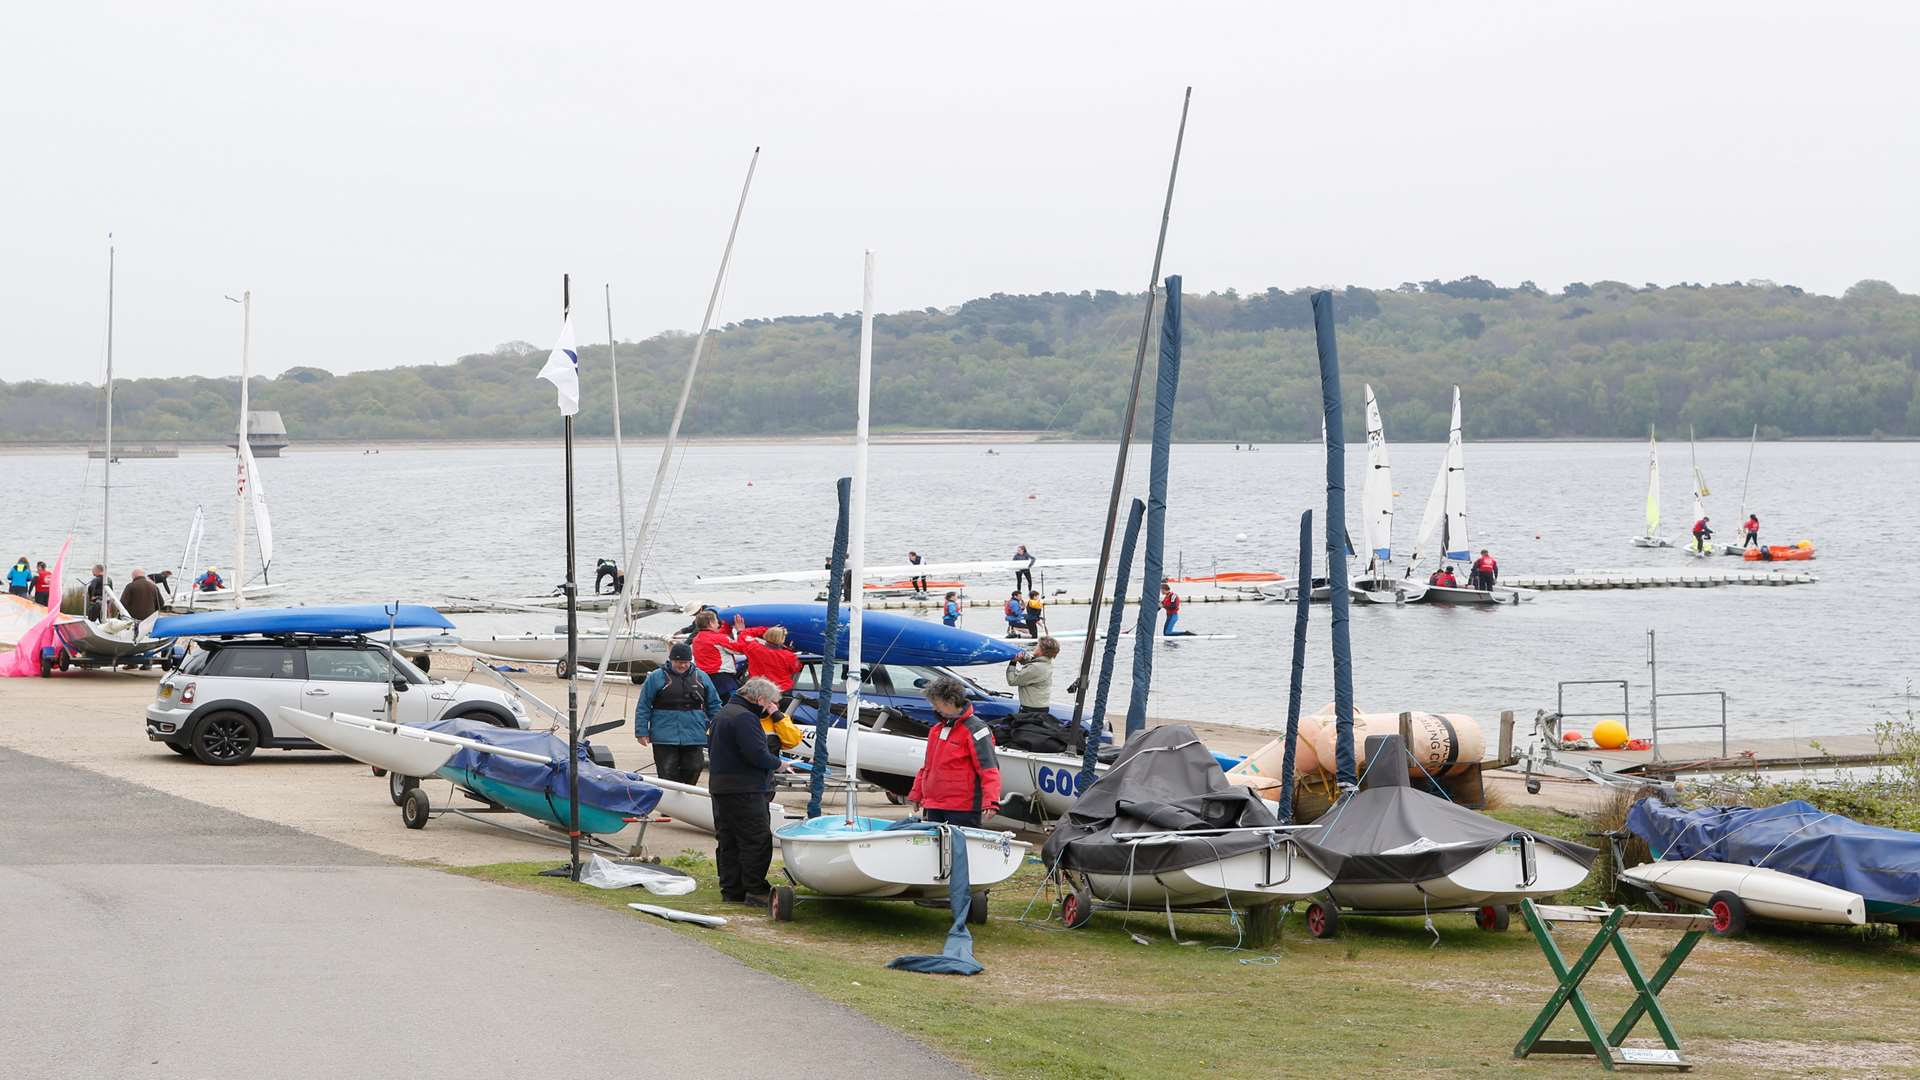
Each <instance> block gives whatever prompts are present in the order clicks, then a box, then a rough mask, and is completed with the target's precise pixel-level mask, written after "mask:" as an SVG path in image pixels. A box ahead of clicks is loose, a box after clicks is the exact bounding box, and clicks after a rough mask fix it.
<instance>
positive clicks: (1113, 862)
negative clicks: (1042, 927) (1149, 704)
mask: <svg viewBox="0 0 1920 1080" xmlns="http://www.w3.org/2000/svg"><path fill="white" fill-rule="evenodd" d="M1279 823H1280V822H1279V820H1278V819H1276V818H1275V817H1274V816H1273V811H1271V810H1269V809H1267V805H1266V804H1265V803H1263V802H1261V801H1260V799H1259V798H1258V797H1257V796H1255V795H1254V794H1253V793H1252V792H1251V791H1249V790H1248V789H1246V788H1243V787H1238V786H1235V785H1233V784H1230V783H1228V782H1227V775H1226V773H1224V772H1221V771H1220V763H1219V762H1218V761H1216V760H1215V759H1214V756H1213V754H1211V753H1210V752H1208V750H1207V748H1206V747H1205V746H1203V745H1201V742H1200V737H1199V736H1197V735H1195V734H1194V733H1193V729H1192V728H1189V727H1186V726H1185V725H1182V724H1168V725H1166V726H1164V727H1157V728H1154V729H1152V730H1151V731H1148V732H1146V733H1145V734H1142V735H1139V736H1136V737H1135V738H1134V739H1133V740H1131V741H1130V742H1128V743H1127V745H1126V748H1125V749H1123V750H1121V751H1120V757H1119V759H1118V761H1117V762H1116V764H1115V765H1114V766H1113V768H1112V769H1111V770H1109V771H1108V772H1107V774H1106V775H1105V776H1102V777H1101V778H1100V779H1099V780H1098V781H1097V782H1095V783H1094V785H1093V786H1092V787H1089V788H1088V789H1087V790H1086V791H1085V792H1084V793H1082V794H1081V796H1080V799H1079V801H1077V802H1075V803H1074V804H1073V809H1072V810H1070V811H1068V812H1067V816H1066V818H1065V820H1063V821H1061V822H1060V824H1059V825H1057V826H1055V827H1054V830H1053V832H1052V834H1050V835H1049V836H1048V837H1047V842H1046V843H1045V844H1044V845H1043V846H1042V847H1041V849H1040V853H1041V858H1043V859H1044V860H1045V861H1046V864H1047V865H1048V866H1056V865H1057V866H1060V867H1063V868H1065V869H1068V870H1079V871H1082V872H1086V873H1095V874H1153V873H1157V872H1160V871H1163V870H1183V869H1186V868H1187V867H1190V866H1199V865H1202V864H1204V863H1209V862H1214V861H1216V860H1219V859H1224V858H1229V857H1231V856H1234V855H1240V854H1243V853H1245V852H1248V851H1259V850H1261V849H1263V848H1265V847H1266V846H1267V845H1268V844H1269V843H1270V842H1272V835H1273V834H1271V833H1235V834H1228V835H1224V836H1206V837H1194V838H1192V839H1188V840H1175V841H1168V842H1164V843H1160V842H1155V843H1129V842H1127V841H1125V840H1116V839H1114V834H1115V833H1137V832H1177V831H1181V830H1188V829H1243V828H1260V827H1264V826H1268V825H1278V824H1279ZM1300 847H1301V849H1302V850H1303V851H1305V852H1306V853H1307V854H1308V855H1309V856H1311V857H1312V858H1313V859H1314V860H1315V861H1316V862H1319V863H1320V865H1321V867H1322V868H1323V869H1325V870H1327V871H1328V872H1329V873H1331V872H1332V871H1333V870H1334V869H1335V868H1336V867H1337V866H1338V865H1339V859H1338V858H1337V857H1332V856H1329V855H1327V853H1325V852H1322V851H1321V850H1320V848H1319V847H1318V845H1316V844H1312V843H1306V842H1301V843H1300Z"/></svg>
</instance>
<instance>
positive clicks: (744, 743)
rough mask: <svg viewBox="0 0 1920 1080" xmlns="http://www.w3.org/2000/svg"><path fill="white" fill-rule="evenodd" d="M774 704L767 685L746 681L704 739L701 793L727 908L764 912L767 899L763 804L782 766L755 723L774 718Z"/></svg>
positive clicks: (768, 840) (768, 852)
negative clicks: (706, 800)
mask: <svg viewBox="0 0 1920 1080" xmlns="http://www.w3.org/2000/svg"><path fill="white" fill-rule="evenodd" d="M779 700H780V690H779V688H778V687H776V686H774V684H773V681H772V680H771V679H766V678H761V677H755V678H751V679H748V680H747V681H746V682H745V683H742V684H741V686H740V689H739V691H738V692H736V693H735V694H734V695H733V700H732V701H729V702H727V703H726V704H725V705H724V706H722V707H721V709H720V711H719V713H717V714H715V716H714V718H713V731H712V734H710V735H709V736H708V738H707V762H708V766H707V767H708V768H709V769H710V770H712V771H711V775H710V776H709V777H708V779H707V791H708V793H709V794H710V795H711V797H712V800H713V835H714V837H715V839H716V840H717V841H718V843H717V844H716V845H715V849H714V854H713V861H714V865H715V866H716V867H717V868H718V870H719V872H720V899H722V900H725V901H728V902H730V903H735V904H749V905H753V906H757V907H765V906H767V904H768V903H769V901H770V899H771V897H772V894H773V886H772V885H770V884H768V882H767V867H769V866H771V865H772V864H773V833H772V831H771V829H770V828H769V825H768V814H767V803H768V802H769V801H771V799H772V798H773V774H774V771H775V770H777V769H781V768H784V766H783V765H782V764H781V762H780V756H779V755H778V754H775V753H774V752H773V751H772V750H769V749H767V733H766V729H765V728H763V727H761V726H760V721H761V719H762V718H766V717H771V716H772V715H773V714H774V711H775V706H776V704H777V703H778V702H779Z"/></svg>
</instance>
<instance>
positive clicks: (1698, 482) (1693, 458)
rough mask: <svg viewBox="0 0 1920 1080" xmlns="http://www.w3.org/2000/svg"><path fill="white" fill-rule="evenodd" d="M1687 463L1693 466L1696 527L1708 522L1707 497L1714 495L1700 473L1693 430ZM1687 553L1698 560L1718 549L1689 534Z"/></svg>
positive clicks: (1688, 437) (1690, 432)
mask: <svg viewBox="0 0 1920 1080" xmlns="http://www.w3.org/2000/svg"><path fill="white" fill-rule="evenodd" d="M1687 462H1688V464H1690V465H1692V466H1693V521H1694V524H1695V525H1698V524H1699V523H1701V522H1704V521H1706V520H1707V496H1709V495H1711V494H1713V492H1712V491H1710V490H1708V488H1707V478H1706V476H1705V475H1703V474H1702V473H1701V472H1700V455H1699V454H1698V453H1697V452H1696V451H1695V449H1694V445H1693V429H1692V428H1688V429H1687ZM1685 550H1686V553H1687V554H1688V555H1689V556H1691V557H1693V558H1696V559H1705V558H1708V557H1710V556H1712V555H1713V554H1714V553H1715V551H1716V550H1717V549H1715V547H1714V546H1713V543H1712V542H1711V541H1708V542H1705V543H1702V542H1701V540H1700V538H1698V537H1695V536H1693V535H1692V534H1691V531H1690V532H1689V535H1688V537H1687V546H1686V548H1685Z"/></svg>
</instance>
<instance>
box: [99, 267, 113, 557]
mask: <svg viewBox="0 0 1920 1080" xmlns="http://www.w3.org/2000/svg"><path fill="white" fill-rule="evenodd" d="M101 460H103V461H104V462H105V463H106V472H105V473H104V474H103V476H102V477H101V480H100V491H101V495H102V498H101V506H100V565H101V566H106V565H108V563H107V541H108V540H109V539H110V538H111V537H112V535H113V234H112V233H108V234H107V456H106V457H105V458H103V459H101Z"/></svg>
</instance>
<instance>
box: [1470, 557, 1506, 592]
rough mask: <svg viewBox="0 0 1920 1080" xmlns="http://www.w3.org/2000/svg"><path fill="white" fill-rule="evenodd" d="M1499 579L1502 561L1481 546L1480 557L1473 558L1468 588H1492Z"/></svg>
mask: <svg viewBox="0 0 1920 1080" xmlns="http://www.w3.org/2000/svg"><path fill="white" fill-rule="evenodd" d="M1499 579H1500V561H1499V560H1498V559H1495V558H1494V557H1493V556H1492V555H1490V554H1488V553H1487V549H1486V548H1481V549H1480V557H1479V558H1477V559H1475V560H1473V569H1472V570H1470V571H1468V572H1467V588H1469V589H1491V588H1493V583H1494V582H1495V581H1498V580H1499Z"/></svg>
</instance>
